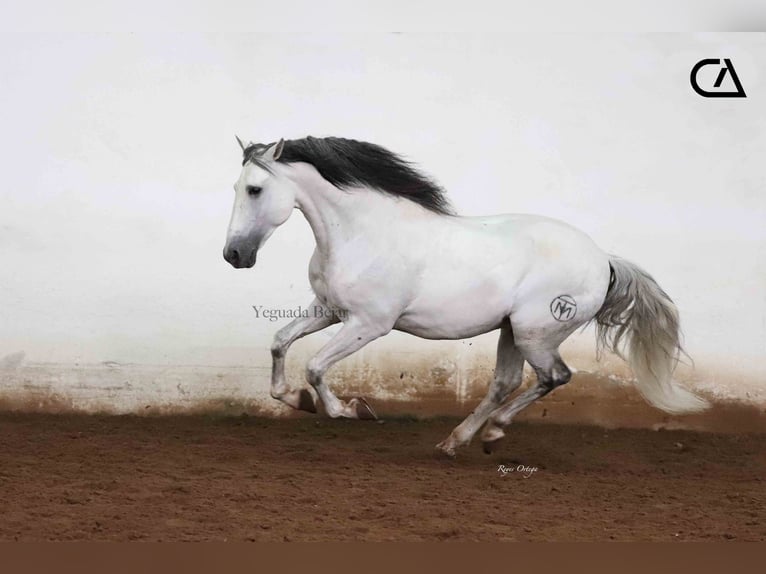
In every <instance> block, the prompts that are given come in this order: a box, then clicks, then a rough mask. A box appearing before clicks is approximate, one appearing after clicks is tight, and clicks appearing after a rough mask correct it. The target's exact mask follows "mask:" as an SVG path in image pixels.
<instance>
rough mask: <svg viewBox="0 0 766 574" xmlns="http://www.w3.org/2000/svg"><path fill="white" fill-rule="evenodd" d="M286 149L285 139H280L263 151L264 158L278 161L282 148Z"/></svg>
mask: <svg viewBox="0 0 766 574" xmlns="http://www.w3.org/2000/svg"><path fill="white" fill-rule="evenodd" d="M283 149H285V140H284V139H280V140H279V141H278V142H277V143H275V144H274V145H270V146H269V148H268V149H267V150H266V151H265V152H263V159H265V160H266V161H277V160H278V159H279V157H280V156H281V155H282V150H283Z"/></svg>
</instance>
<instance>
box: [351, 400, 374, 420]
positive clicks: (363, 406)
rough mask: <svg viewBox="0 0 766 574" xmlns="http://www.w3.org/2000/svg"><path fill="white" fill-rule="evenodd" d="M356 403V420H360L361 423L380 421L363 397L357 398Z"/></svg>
mask: <svg viewBox="0 0 766 574" xmlns="http://www.w3.org/2000/svg"><path fill="white" fill-rule="evenodd" d="M354 402H355V405H354V406H355V408H356V418H358V419H359V420H360V421H376V420H378V415H376V414H375V411H374V410H372V407H371V406H370V404H369V403H368V402H367V401H366V400H364V399H363V398H362V397H357V398H356V399H355V401H354Z"/></svg>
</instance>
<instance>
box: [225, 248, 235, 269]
mask: <svg viewBox="0 0 766 574" xmlns="http://www.w3.org/2000/svg"><path fill="white" fill-rule="evenodd" d="M223 258H224V259H225V260H226V261H228V262H229V263H231V264H232V265H236V264H237V263H238V262H239V251H237V250H236V249H231V248H229V249H225V250H224V252H223Z"/></svg>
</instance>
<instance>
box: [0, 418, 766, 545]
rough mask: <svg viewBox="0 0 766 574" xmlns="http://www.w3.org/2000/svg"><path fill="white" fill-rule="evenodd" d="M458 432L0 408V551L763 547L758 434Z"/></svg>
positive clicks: (443, 424)
mask: <svg viewBox="0 0 766 574" xmlns="http://www.w3.org/2000/svg"><path fill="white" fill-rule="evenodd" d="M457 422H458V419H453V418H442V419H430V420H414V419H411V418H394V419H388V420H386V421H385V422H383V423H375V422H361V421H348V420H337V421H334V420H329V419H320V418H316V417H302V418H296V419H283V420H274V419H266V418H260V417H252V416H242V417H233V418H216V417H209V416H178V417H156V418H153V417H144V418H142V417H105V416H104V417H102V416H73V415H28V414H0V493H2V496H0V540H259V541H260V540H278V541H285V540H295V541H298V540H314V541H318V540H658V541H680V540H740V541H742V540H760V541H763V540H766V511H764V509H765V508H766V482H764V480H765V479H766V442H765V441H764V438H766V435H764V434H713V433H697V432H690V431H676V430H662V431H651V430H604V429H602V428H598V427H586V426H569V425H555V424H539V423H530V422H520V423H516V424H514V425H513V426H512V427H511V428H510V429H509V430H510V432H509V438H508V439H506V441H505V442H504V444H503V445H502V447H501V448H500V449H499V450H498V451H497V452H495V453H494V454H492V455H485V454H484V453H482V452H481V448H480V446H479V444H478V443H476V444H473V445H471V446H470V447H469V448H468V449H467V450H465V451H464V452H462V453H461V455H460V456H459V457H458V459H457V460H455V461H449V460H443V459H441V458H437V457H435V456H434V453H433V445H434V444H436V442H438V441H439V440H440V439H442V438H443V437H444V436H446V434H447V433H449V431H450V429H451V428H452V427H453V426H454V425H455V424H456V423H457ZM499 465H504V466H505V467H507V468H511V469H513V470H514V472H509V473H507V474H506V475H505V476H501V474H500V473H499V472H498V466H499ZM519 465H522V466H526V467H531V468H534V469H536V470H535V471H532V470H526V471H521V472H519V471H516V469H517V468H518V467H519ZM525 476H526V478H525Z"/></svg>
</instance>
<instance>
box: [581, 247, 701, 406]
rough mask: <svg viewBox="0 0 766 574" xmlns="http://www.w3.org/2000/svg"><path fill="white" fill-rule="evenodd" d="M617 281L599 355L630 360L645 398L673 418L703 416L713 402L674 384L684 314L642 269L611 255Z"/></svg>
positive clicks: (606, 308)
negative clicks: (610, 354)
mask: <svg viewBox="0 0 766 574" xmlns="http://www.w3.org/2000/svg"><path fill="white" fill-rule="evenodd" d="M609 264H610V266H611V268H612V278H611V281H610V284H609V290H608V291H607V294H606V299H605V300H604V304H603V305H602V306H601V309H600V310H599V311H598V313H596V316H595V317H594V319H595V321H596V333H597V338H598V340H597V343H598V348H599V350H601V349H605V348H606V349H610V350H611V351H613V352H614V353H616V354H617V355H619V356H620V357H622V358H623V359H625V360H626V361H627V362H628V364H629V365H630V367H631V369H632V370H633V374H634V375H635V376H636V379H637V385H636V386H637V388H638V390H639V392H640V393H641V394H642V395H643V396H644V398H645V399H646V400H647V401H648V402H649V403H651V404H652V405H654V406H655V407H657V408H659V409H662V410H663V411H666V412H669V413H690V412H698V411H702V410H704V409H706V408H708V407H709V406H710V405H709V403H708V402H707V401H706V400H705V399H703V398H701V397H698V396H697V395H695V394H694V393H692V392H691V391H689V390H687V389H685V388H684V387H681V386H680V385H678V384H677V383H675V382H674V381H673V372H674V371H675V368H676V365H677V364H678V359H679V356H680V354H681V353H683V348H682V347H681V331H680V326H679V319H678V310H677V309H676V306H675V305H674V304H673V301H672V300H671V299H670V297H668V295H667V293H665V291H663V290H662V289H661V288H660V286H659V285H658V284H657V282H656V281H655V280H654V279H653V278H652V276H651V275H649V274H648V273H647V272H646V271H644V270H643V269H641V268H640V267H638V266H637V265H635V264H633V263H631V262H629V261H626V260H625V259H621V258H619V257H615V256H611V257H610V259H609Z"/></svg>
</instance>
